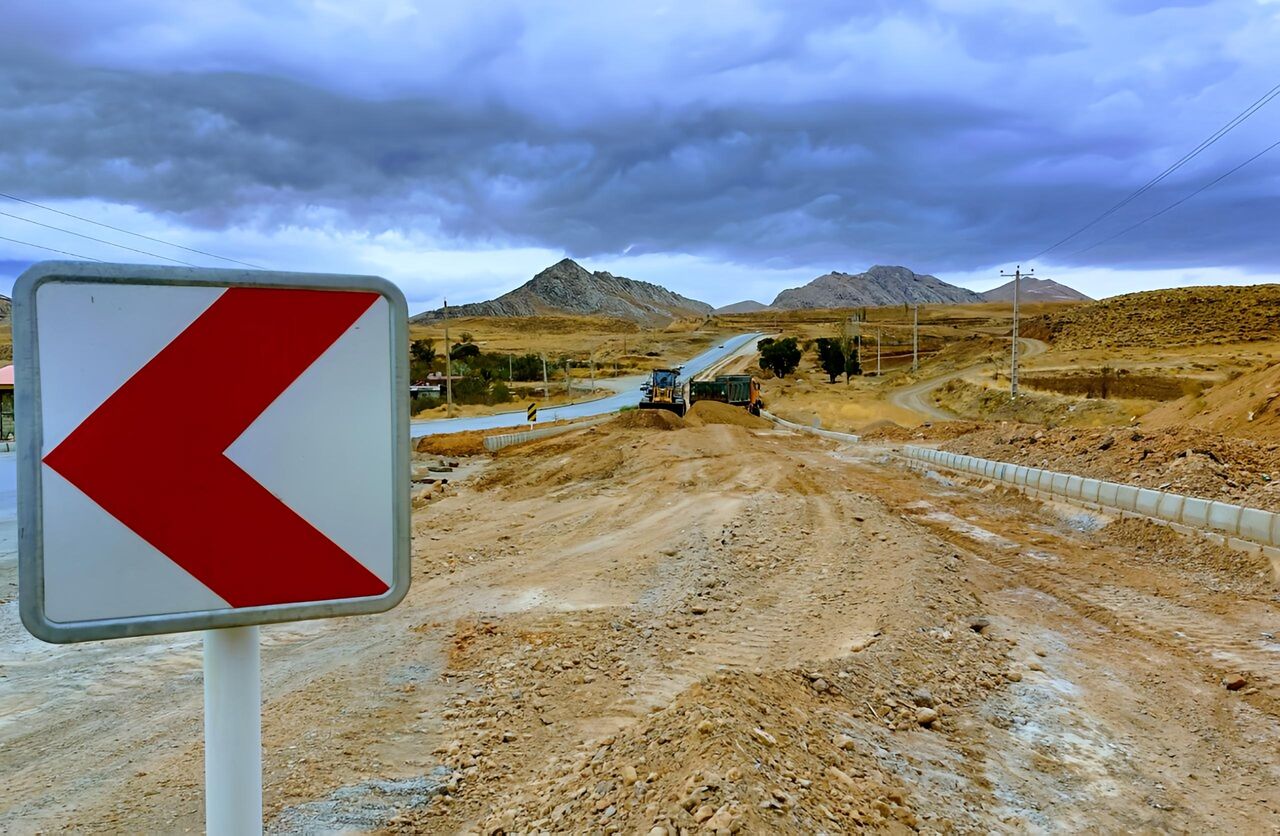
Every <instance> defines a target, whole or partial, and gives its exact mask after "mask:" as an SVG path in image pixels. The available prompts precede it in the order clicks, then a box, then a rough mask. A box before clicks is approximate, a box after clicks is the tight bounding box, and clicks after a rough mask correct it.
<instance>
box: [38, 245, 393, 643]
mask: <svg viewBox="0 0 1280 836" xmlns="http://www.w3.org/2000/svg"><path fill="white" fill-rule="evenodd" d="M13 318H14V351H15V358H14V365H15V370H16V372H17V379H16V386H15V397H16V404H15V406H16V413H17V440H18V445H19V464H18V506H19V519H20V523H21V530H20V535H19V555H20V573H19V600H20V609H21V613H22V619H23V622H24V623H25V624H26V625H27V628H28V629H29V630H30V631H31V632H32V633H33V634H34V635H35V636H37V637H39V638H41V639H44V640H46V641H53V642H69V641H83V640H88V639H104V638H114V637H119V636H130V635H144V634H153V633H166V632H174V631H179V630H196V629H208V628H215V627H228V626H238V625H247V624H262V623H268V622H274V621H287V620H295V619H302V618H319V617H327V616H335V615H348V614H355V613H369V612H380V611H383V610H386V609H390V608H391V607H393V606H395V604H397V603H398V602H399V601H400V599H401V598H403V597H404V594H405V592H406V591H407V589H408V585H409V509H408V489H409V430H408V390H409V387H408V359H407V350H408V339H407V334H406V331H407V321H408V313H407V309H406V305H405V301H404V297H403V295H402V294H401V293H400V291H399V290H398V289H397V288H396V287H395V286H394V285H392V284H391V283H389V282H387V281H385V280H383V279H379V278H374V277H366V276H334V275H321V274H304V273H270V272H251V271H238V270H211V269H195V270H192V269H182V268H172V269H171V268H167V267H139V266H132V265H102V264H93V265H87V264H80V263H64V262H46V263H43V264H38V265H36V266H34V267H32V268H31V269H30V270H28V271H27V272H26V273H24V274H23V275H22V276H21V277H20V278H19V279H18V282H17V285H16V286H15V288H14V306H13Z"/></svg>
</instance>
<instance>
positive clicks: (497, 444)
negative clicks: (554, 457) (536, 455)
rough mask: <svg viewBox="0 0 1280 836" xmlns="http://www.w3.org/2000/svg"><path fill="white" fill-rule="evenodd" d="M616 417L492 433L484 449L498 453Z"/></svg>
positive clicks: (610, 415)
mask: <svg viewBox="0 0 1280 836" xmlns="http://www.w3.org/2000/svg"><path fill="white" fill-rule="evenodd" d="M614 417H616V416H615V415H614V414H613V413H609V414H607V415H597V416H596V417H594V418H588V419H586V420H584V421H575V422H574V423H572V424H564V425H563V426H559V427H544V428H543V429H540V430H522V431H521V432H518V433H503V434H502V435H491V436H488V437H487V438H485V440H484V449H486V450H488V451H489V452H490V453H496V452H498V451H499V450H501V449H502V448H503V447H510V446H511V445H513V444H524V443H525V442H527V441H537V440H538V439H540V438H551V437H553V436H557V435H564V434H565V433H571V432H573V431H574V430H580V429H583V428H584V427H592V426H595V425H596V424H603V423H604V422H605V421H608V420H609V419H610V418H614Z"/></svg>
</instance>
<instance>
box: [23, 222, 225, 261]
mask: <svg viewBox="0 0 1280 836" xmlns="http://www.w3.org/2000/svg"><path fill="white" fill-rule="evenodd" d="M0 215H3V216H5V217H6V218H13V219H14V220H19V221H26V222H27V223H29V224H35V225H36V226H42V227H44V228H45V229H52V230H56V231H58V232H65V233H66V234H67V235H74V236H76V237H77V238H84V239H85V240H88V241H97V242H98V243H99V244H107V245H108V246H112V247H119V248H120V249H122V250H128V251H129V252H131V253H141V254H142V255H149V256H151V257H152V258H163V259H164V260H165V261H172V262H174V263H175V264H185V265H186V266H188V267H199V266H200V265H199V264H192V263H191V262H190V261H183V260H182V259H180V258H170V257H169V256H167V255H159V254H158V253H150V252H147V251H146V250H139V249H137V248H136V247H126V246H125V245H124V244H117V243H116V242H115V241H108V240H107V239H105V238H94V237H93V236H92V235H85V234H84V233H83V232H75V231H74V230H70V229H63V228H62V227H60V226H54V225H53V224H46V223H41V222H40V221H33V220H31V219H30V218H24V217H22V216H21V215H12V214H10V213H8V212H0Z"/></svg>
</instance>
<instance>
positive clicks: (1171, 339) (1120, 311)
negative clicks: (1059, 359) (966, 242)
mask: <svg viewBox="0 0 1280 836" xmlns="http://www.w3.org/2000/svg"><path fill="white" fill-rule="evenodd" d="M1021 332H1022V334H1023V335H1025V336H1028V337H1035V338H1038V339H1042V340H1048V341H1050V342H1052V343H1053V344H1054V347H1055V348H1061V349H1067V350H1071V349H1082V348H1121V347H1126V346H1137V347H1145V348H1150V349H1152V350H1155V351H1159V350H1161V349H1163V348H1168V347H1169V346H1177V345H1222V344H1228V343H1241V342H1255V341H1259V340H1274V339H1276V338H1277V337H1280V285H1277V284H1259V285H1246V286H1242V287H1237V286H1216V285H1214V286H1207V287H1178V288H1171V289H1169V290H1147V291H1143V292H1141V293H1126V294H1124V295H1123V296H1112V297H1110V298H1108V299H1103V300H1102V301H1100V302H1089V303H1088V304H1084V305H1077V306H1075V307H1073V308H1071V309H1070V310H1066V311H1061V312H1057V313H1049V314H1044V315H1042V316H1037V317H1033V318H1030V319H1027V320H1025V321H1024V323H1023V325H1022V329H1021Z"/></svg>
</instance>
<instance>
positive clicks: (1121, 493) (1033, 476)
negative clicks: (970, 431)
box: [902, 445, 1280, 547]
mask: <svg viewBox="0 0 1280 836" xmlns="http://www.w3.org/2000/svg"><path fill="white" fill-rule="evenodd" d="M902 452H903V455H904V456H906V457H907V458H908V459H910V460H912V461H914V462H919V463H924V464H931V465H935V466H937V467H942V468H947V469H948V470H953V471H957V472H960V473H969V474H972V475H974V476H981V477H983V478H985V479H991V480H993V481H996V482H1004V483H1007V484H1010V485H1013V486H1015V487H1018V488H1024V489H1026V490H1029V491H1036V492H1039V493H1043V494H1049V495H1050V496H1054V497H1059V498H1062V499H1066V500H1070V501H1074V502H1079V503H1082V504H1084V505H1090V506H1094V507H1100V508H1108V509H1115V510H1119V511H1122V512H1127V513H1131V514H1138V515H1140V516H1144V517H1150V518H1152V519H1155V520H1159V521H1162V522H1166V523H1170V524H1172V525H1174V526H1178V527H1185V528H1193V529H1197V530H1199V531H1209V532H1213V533H1216V534H1221V535H1222V536H1223V537H1225V538H1229V539H1237V540H1241V541H1244V542H1245V543H1247V544H1253V545H1255V546H1256V545H1261V546H1269V547H1278V546H1280V514H1273V513H1272V512H1270V511H1263V510H1261V509H1258V508H1245V507H1243V506H1240V505H1233V504H1231V503H1229V502H1219V501H1217V500H1210V499H1201V498H1199V497H1194V496H1184V495H1183V494H1178V493H1170V492H1168V491H1160V490H1152V489H1150V488H1139V487H1136V486H1134V485H1121V484H1118V483H1116V482H1107V481H1104V480H1101V479H1088V478H1085V477H1083V476H1074V475H1071V474H1067V473H1057V472H1055V471H1052V470H1042V469H1040V468H1036V467H1025V466H1023V465H1015V464H1008V463H1006V462H997V461H991V460H990V459H979V458H976V457H974V456H963V455H960V454H959V453H948V452H946V451H945V450H934V449H932V448H928V447H914V446H911V445H906V446H904V447H903V448H902Z"/></svg>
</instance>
